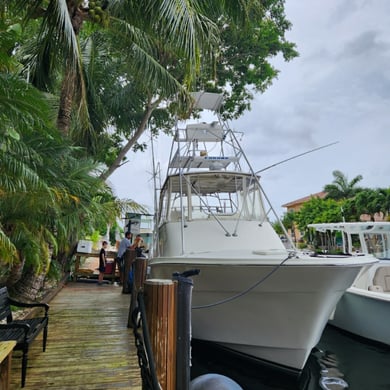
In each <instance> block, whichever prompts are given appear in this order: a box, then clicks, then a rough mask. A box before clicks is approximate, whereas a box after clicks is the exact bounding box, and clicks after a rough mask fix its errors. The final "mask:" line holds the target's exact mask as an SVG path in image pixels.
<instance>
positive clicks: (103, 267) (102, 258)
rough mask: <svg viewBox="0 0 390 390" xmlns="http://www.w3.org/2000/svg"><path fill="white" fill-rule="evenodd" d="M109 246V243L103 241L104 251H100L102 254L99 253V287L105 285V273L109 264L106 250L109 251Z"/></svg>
mask: <svg viewBox="0 0 390 390" xmlns="http://www.w3.org/2000/svg"><path fill="white" fill-rule="evenodd" d="M107 246H108V242H107V241H103V243H102V249H100V253H99V278H98V285H99V286H101V285H102V284H103V277H104V272H105V270H106V264H107V254H106V249H107Z"/></svg>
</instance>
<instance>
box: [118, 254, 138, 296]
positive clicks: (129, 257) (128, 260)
mask: <svg viewBox="0 0 390 390" xmlns="http://www.w3.org/2000/svg"><path fill="white" fill-rule="evenodd" d="M136 256H137V253H136V251H135V250H134V249H127V250H126V252H125V255H124V265H123V281H122V293H123V294H130V293H131V291H130V288H129V284H128V281H129V272H130V270H131V266H132V264H133V262H134V260H135V258H136Z"/></svg>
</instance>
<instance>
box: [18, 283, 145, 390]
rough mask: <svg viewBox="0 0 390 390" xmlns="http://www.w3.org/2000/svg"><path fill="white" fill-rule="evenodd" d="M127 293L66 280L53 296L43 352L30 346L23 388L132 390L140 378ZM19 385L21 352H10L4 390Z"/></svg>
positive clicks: (117, 288) (39, 341)
mask: <svg viewBox="0 0 390 390" xmlns="http://www.w3.org/2000/svg"><path fill="white" fill-rule="evenodd" d="M130 297H131V295H127V294H122V288H121V287H120V286H117V285H108V284H107V285H103V286H98V285H97V284H96V283H92V282H89V283H83V282H77V283H73V282H72V283H68V284H66V285H65V286H64V287H63V289H62V290H61V291H60V292H59V293H58V294H57V295H56V296H55V297H54V298H53V300H52V301H51V302H50V303H49V304H50V311H49V334H48V341H47V348H46V352H43V351H42V335H41V336H39V337H38V338H37V339H36V340H35V341H34V342H33V343H32V344H31V346H30V351H29V362H28V368H27V377H26V385H25V387H24V389H26V390H29V389H37V390H38V389H39V390H42V389H51V390H60V389H61V390H66V389H72V390H75V389H80V390H81V389H82V390H89V389H102V390H103V389H104V390H110V389H120V388H123V389H132V390H141V389H142V382H141V376H140V368H139V365H138V358H137V354H136V348H135V341H134V335H133V331H132V329H128V328H127V319H128V312H129V304H130ZM20 388H21V352H20V351H14V352H13V357H12V371H11V385H10V390H15V389H20Z"/></svg>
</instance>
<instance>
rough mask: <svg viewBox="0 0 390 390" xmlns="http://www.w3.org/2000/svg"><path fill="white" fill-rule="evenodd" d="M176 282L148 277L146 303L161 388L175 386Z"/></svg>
mask: <svg viewBox="0 0 390 390" xmlns="http://www.w3.org/2000/svg"><path fill="white" fill-rule="evenodd" d="M176 284H177V283H176V282H173V281H172V280H165V279H164V280H162V279H148V280H146V281H145V284H144V286H145V288H144V290H145V306H146V317H147V321H148V327H149V334H150V342H151V347H152V350H153V356H154V361H155V366H156V373H157V377H158V380H159V383H160V385H161V388H162V390H176Z"/></svg>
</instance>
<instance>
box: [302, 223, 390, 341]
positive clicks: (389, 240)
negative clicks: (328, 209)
mask: <svg viewBox="0 0 390 390" xmlns="http://www.w3.org/2000/svg"><path fill="white" fill-rule="evenodd" d="M309 227H312V228H314V229H316V230H317V231H319V232H322V233H324V234H325V235H326V236H327V237H328V238H331V239H334V238H335V235H336V234H338V235H339V237H338V238H339V244H340V247H341V250H342V251H343V253H349V254H355V253H356V251H358V252H360V253H371V254H373V255H374V256H376V257H377V258H378V259H379V262H378V263H376V264H374V265H372V266H367V267H364V268H363V269H362V271H361V272H360V273H359V275H358V276H357V278H356V279H355V281H354V282H353V285H352V286H351V287H350V288H349V289H348V290H347V291H346V293H345V294H344V295H343V297H342V298H341V299H340V301H339V303H338V304H337V307H336V310H335V312H334V314H333V315H332V317H331V318H332V319H331V320H330V321H329V323H330V324H332V325H334V326H336V327H338V328H341V329H343V330H346V331H348V332H350V333H354V334H356V335H358V336H361V337H364V338H366V339H370V340H374V341H376V342H380V343H383V344H387V345H390V327H389V324H390V222H341V223H322V224H311V225H309ZM340 239H341V241H340Z"/></svg>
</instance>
